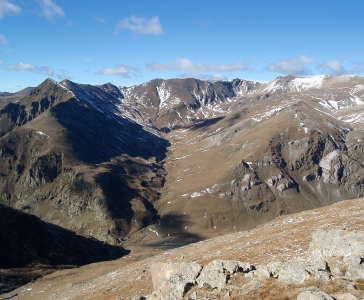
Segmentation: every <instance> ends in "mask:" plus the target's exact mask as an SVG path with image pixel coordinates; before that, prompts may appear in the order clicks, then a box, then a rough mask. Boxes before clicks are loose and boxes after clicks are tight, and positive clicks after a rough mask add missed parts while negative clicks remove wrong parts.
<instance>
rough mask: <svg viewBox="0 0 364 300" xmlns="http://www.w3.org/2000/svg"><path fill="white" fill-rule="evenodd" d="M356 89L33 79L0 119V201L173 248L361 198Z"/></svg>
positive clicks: (109, 238) (302, 81) (64, 222)
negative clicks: (37, 82)
mask: <svg viewBox="0 0 364 300" xmlns="http://www.w3.org/2000/svg"><path fill="white" fill-rule="evenodd" d="M363 124H364V79H363V78H361V77H355V76H347V75H345V76H341V77H331V76H314V77H311V78H302V77H295V76H287V77H278V78H277V79H275V80H274V81H272V82H270V83H261V82H253V81H246V80H240V79H236V80H233V81H212V82H208V81H200V80H195V79H183V80H182V79H172V80H161V79H156V80H152V81H149V82H146V83H144V84H142V85H138V86H133V87H117V86H115V85H112V84H110V83H108V84H105V85H100V86H92V85H85V84H76V83H73V82H71V81H68V80H65V81H62V82H59V83H57V82H54V81H52V80H46V81H45V82H43V83H42V84H41V85H39V86H38V87H37V88H35V89H34V90H33V91H32V92H31V93H30V94H29V95H27V96H25V97H24V98H22V99H20V100H19V101H18V102H16V103H10V104H9V105H7V106H5V107H4V108H3V109H2V110H1V111H0V132H1V138H0V173H1V178H0V192H1V195H2V198H1V200H0V201H1V203H3V204H5V205H8V206H11V207H14V208H17V209H20V210H22V211H24V212H27V213H31V214H35V215H36V216H38V217H40V218H41V219H42V220H45V221H49V222H51V223H54V224H58V225H60V226H62V227H64V228H67V229H71V230H73V231H75V232H77V233H79V234H83V235H91V236H93V237H96V238H97V239H99V240H102V241H106V242H108V243H112V244H123V245H125V246H130V245H134V244H140V245H146V244H151V243H153V244H161V243H170V244H173V245H176V244H181V243H188V242H191V241H198V240H200V239H203V238H207V237H212V236H216V235H220V234H223V233H229V232H234V231H235V230H241V229H248V228H253V227H254V226H256V225H258V224H262V223H265V222H268V221H270V220H273V219H274V218H275V217H276V216H278V215H282V214H291V213H295V212H299V211H303V210H306V209H312V208H316V207H321V206H326V205H330V204H332V203H335V202H338V201H341V200H344V199H354V198H358V197H362V196H363V195H364V179H363V178H364V160H363V151H364V150H363V149H364V141H362V136H363V131H364V127H363V126H364V125H363Z"/></svg>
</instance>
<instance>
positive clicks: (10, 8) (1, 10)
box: [0, 0, 21, 18]
mask: <svg viewBox="0 0 364 300" xmlns="http://www.w3.org/2000/svg"><path fill="white" fill-rule="evenodd" d="M20 12H21V8H20V7H19V6H16V5H14V4H12V3H10V2H9V1H8V0H0V18H2V17H3V16H4V15H6V14H11V13H14V14H18V13H20Z"/></svg>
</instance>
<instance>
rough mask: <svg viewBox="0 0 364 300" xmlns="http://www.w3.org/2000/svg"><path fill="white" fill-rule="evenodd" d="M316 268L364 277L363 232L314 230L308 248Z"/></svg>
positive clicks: (346, 275)
mask: <svg viewBox="0 0 364 300" xmlns="http://www.w3.org/2000/svg"><path fill="white" fill-rule="evenodd" d="M308 256H309V260H310V261H311V262H312V263H313V266H314V267H315V268H317V269H322V270H329V271H331V273H332V274H333V275H334V276H345V277H347V278H350V279H357V278H363V277H364V268H363V266H362V261H363V259H364V232H360V231H351V232H347V231H345V230H331V231H316V232H315V233H314V234H313V236H312V242H311V243H310V247H309V250H308Z"/></svg>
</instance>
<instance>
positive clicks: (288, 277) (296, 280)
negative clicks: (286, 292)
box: [278, 260, 312, 284]
mask: <svg viewBox="0 0 364 300" xmlns="http://www.w3.org/2000/svg"><path fill="white" fill-rule="evenodd" d="M311 273H312V268H311V266H310V264H309V263H307V262H305V261H293V260H291V261H287V262H284V263H283V264H282V267H281V269H280V270H279V275H278V280H279V281H282V282H285V283H293V284H301V283H303V282H304V281H305V280H306V279H308V278H309V277H310V275H311Z"/></svg>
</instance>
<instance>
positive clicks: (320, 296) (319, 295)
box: [297, 291, 335, 300]
mask: <svg viewBox="0 0 364 300" xmlns="http://www.w3.org/2000/svg"><path fill="white" fill-rule="evenodd" d="M297 300H335V298H334V297H332V296H330V295H328V294H326V293H324V292H323V291H305V292H302V293H300V294H299V295H298V296H297Z"/></svg>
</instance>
